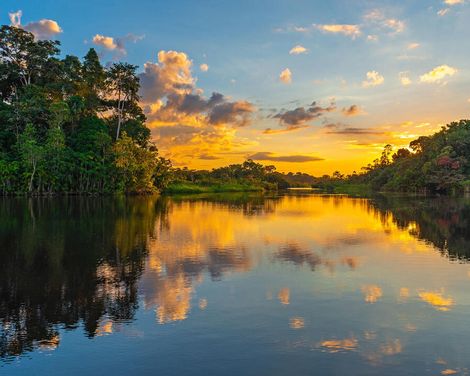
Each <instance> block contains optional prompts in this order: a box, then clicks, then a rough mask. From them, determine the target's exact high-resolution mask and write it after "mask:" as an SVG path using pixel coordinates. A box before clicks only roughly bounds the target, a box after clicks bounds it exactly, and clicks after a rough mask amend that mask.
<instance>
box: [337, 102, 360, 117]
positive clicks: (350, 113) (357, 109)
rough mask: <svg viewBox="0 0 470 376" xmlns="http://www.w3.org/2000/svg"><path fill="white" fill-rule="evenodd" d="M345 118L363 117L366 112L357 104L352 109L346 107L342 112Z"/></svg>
mask: <svg viewBox="0 0 470 376" xmlns="http://www.w3.org/2000/svg"><path fill="white" fill-rule="evenodd" d="M341 112H342V113H343V115H344V116H357V115H363V114H364V110H363V109H362V108H361V107H359V106H358V105H357V104H353V105H352V106H350V107H345V108H343V109H342V110H341Z"/></svg>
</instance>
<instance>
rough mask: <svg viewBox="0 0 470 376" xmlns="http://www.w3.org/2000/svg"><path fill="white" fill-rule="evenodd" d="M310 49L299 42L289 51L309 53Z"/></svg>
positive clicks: (290, 52)
mask: <svg viewBox="0 0 470 376" xmlns="http://www.w3.org/2000/svg"><path fill="white" fill-rule="evenodd" d="M307 52H308V50H307V49H306V48H305V47H304V46H301V45H300V44H298V45H297V46H295V47H292V49H291V50H290V51H289V54H290V55H300V54H305V53H307Z"/></svg>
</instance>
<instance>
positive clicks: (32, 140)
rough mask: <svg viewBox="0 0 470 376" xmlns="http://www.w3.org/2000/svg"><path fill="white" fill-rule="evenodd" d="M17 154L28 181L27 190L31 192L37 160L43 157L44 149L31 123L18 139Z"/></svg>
mask: <svg viewBox="0 0 470 376" xmlns="http://www.w3.org/2000/svg"><path fill="white" fill-rule="evenodd" d="M18 148H19V154H20V157H21V163H22V167H23V170H24V177H25V178H26V179H27V181H28V192H29V193H31V192H33V188H34V179H35V177H36V172H37V169H38V165H39V162H40V161H41V160H42V158H43V153H44V149H43V147H42V146H40V145H39V144H38V142H37V140H36V132H35V130H34V127H33V126H32V125H31V124H28V125H27V126H26V128H25V130H24V132H23V133H22V134H21V137H20V140H19V145H18Z"/></svg>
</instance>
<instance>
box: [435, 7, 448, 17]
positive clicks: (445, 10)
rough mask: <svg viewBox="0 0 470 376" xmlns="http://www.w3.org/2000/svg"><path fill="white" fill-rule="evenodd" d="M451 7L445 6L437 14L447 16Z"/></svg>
mask: <svg viewBox="0 0 470 376" xmlns="http://www.w3.org/2000/svg"><path fill="white" fill-rule="evenodd" d="M449 11H450V9H449V8H444V9H441V10H439V11H438V12H437V15H438V16H440V17H443V16H445V15H446V14H447V13H449Z"/></svg>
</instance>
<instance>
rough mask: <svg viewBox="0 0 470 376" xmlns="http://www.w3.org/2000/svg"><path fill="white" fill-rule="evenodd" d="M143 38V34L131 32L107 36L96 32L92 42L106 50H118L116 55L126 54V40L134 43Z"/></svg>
mask: <svg viewBox="0 0 470 376" xmlns="http://www.w3.org/2000/svg"><path fill="white" fill-rule="evenodd" d="M143 38H144V36H143V35H134V34H132V33H129V34H127V35H126V36H124V37H116V38H114V37H109V36H105V35H101V34H96V35H95V36H94V37H93V39H92V42H93V44H95V45H96V46H100V47H103V48H104V49H106V50H108V51H116V52H118V55H121V56H122V55H126V54H127V50H126V44H127V43H128V42H132V43H136V42H138V41H139V40H142V39H143Z"/></svg>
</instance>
